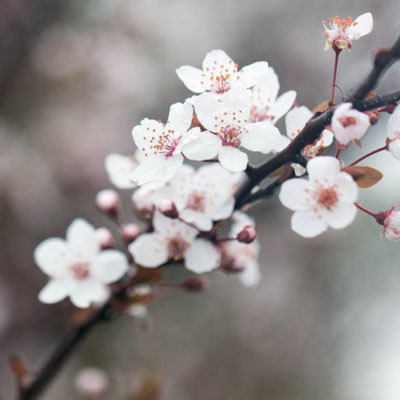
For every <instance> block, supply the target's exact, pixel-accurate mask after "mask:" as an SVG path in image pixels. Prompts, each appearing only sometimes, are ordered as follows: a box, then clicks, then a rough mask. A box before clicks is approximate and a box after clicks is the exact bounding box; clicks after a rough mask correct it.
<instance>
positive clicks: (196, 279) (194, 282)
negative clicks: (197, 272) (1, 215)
mask: <svg viewBox="0 0 400 400" xmlns="http://www.w3.org/2000/svg"><path fill="white" fill-rule="evenodd" d="M181 287H182V288H183V289H185V290H187V291H188V292H202V291H204V290H206V289H207V288H208V279H207V278H206V277H205V276H193V277H191V278H189V279H186V281H184V282H182V283H181Z"/></svg>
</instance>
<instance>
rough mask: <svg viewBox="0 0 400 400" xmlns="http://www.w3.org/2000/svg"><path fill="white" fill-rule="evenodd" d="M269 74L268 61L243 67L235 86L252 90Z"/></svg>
mask: <svg viewBox="0 0 400 400" xmlns="http://www.w3.org/2000/svg"><path fill="white" fill-rule="evenodd" d="M267 73H268V63H267V62H266V61H258V62H255V63H253V64H250V65H247V66H246V67H243V68H242V69H241V70H240V72H239V74H238V77H239V79H237V80H236V82H235V85H237V84H238V85H240V86H243V87H245V88H251V87H253V86H254V85H256V84H257V83H259V82H260V81H261V80H262V78H263V77H264V76H265V75H266V74H267Z"/></svg>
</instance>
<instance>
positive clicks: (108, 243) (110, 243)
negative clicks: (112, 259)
mask: <svg viewBox="0 0 400 400" xmlns="http://www.w3.org/2000/svg"><path fill="white" fill-rule="evenodd" d="M96 236H97V240H98V241H99V243H100V247H101V248H102V249H103V250H106V249H111V248H113V247H114V237H113V235H112V233H111V232H110V231H109V230H108V229H107V228H104V227H102V228H98V229H96Z"/></svg>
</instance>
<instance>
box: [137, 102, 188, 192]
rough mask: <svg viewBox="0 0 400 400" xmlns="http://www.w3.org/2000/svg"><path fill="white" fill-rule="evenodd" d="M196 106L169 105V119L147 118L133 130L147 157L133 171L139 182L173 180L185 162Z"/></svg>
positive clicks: (140, 148)
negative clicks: (186, 143) (183, 150)
mask: <svg viewBox="0 0 400 400" xmlns="http://www.w3.org/2000/svg"><path fill="white" fill-rule="evenodd" d="M192 117H193V108H192V105H191V104H190V103H189V102H185V103H184V104H182V103H176V104H173V105H172V106H171V107H170V110H169V116H168V121H167V123H166V124H165V125H164V124H163V123H161V122H160V121H155V120H153V119H148V118H145V119H144V120H142V121H141V123H140V125H137V126H135V127H134V128H133V130H132V136H133V140H134V141H135V143H136V145H137V147H138V149H139V150H140V151H141V153H142V155H143V156H144V160H143V161H141V163H140V164H139V166H138V167H137V168H136V169H135V170H134V171H133V173H132V176H131V178H132V181H133V182H135V183H137V184H138V185H143V184H145V183H149V182H154V181H166V180H168V179H170V178H171V177H172V176H173V175H174V174H175V172H176V171H177V170H178V169H179V167H180V166H181V165H182V163H183V155H182V154H181V153H182V147H183V145H184V142H185V138H186V137H187V135H188V130H189V129H190V125H191V123H192Z"/></svg>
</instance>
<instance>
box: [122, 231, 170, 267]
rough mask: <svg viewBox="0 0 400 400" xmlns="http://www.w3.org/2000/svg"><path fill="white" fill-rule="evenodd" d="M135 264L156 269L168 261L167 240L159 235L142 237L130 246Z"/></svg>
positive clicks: (151, 234)
mask: <svg viewBox="0 0 400 400" xmlns="http://www.w3.org/2000/svg"><path fill="white" fill-rule="evenodd" d="M129 251H130V253H131V254H132V256H133V258H134V260H135V262H136V263H137V264H139V265H142V266H143V267H148V268H154V267H158V266H159V265H162V264H164V263H165V262H166V261H167V260H168V249H167V243H166V240H165V239H164V238H163V237H162V236H161V235H160V234H158V233H145V234H143V235H140V236H139V237H138V238H137V239H136V240H135V241H134V242H133V243H131V244H130V245H129Z"/></svg>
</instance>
